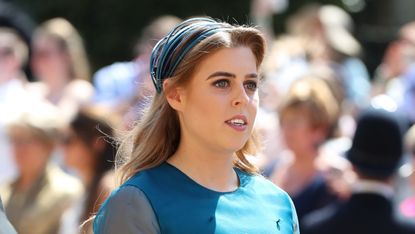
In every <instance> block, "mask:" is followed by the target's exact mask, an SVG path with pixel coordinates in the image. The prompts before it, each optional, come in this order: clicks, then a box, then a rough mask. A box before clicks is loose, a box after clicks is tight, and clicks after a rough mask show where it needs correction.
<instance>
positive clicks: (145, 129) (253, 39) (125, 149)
mask: <svg viewBox="0 0 415 234" xmlns="http://www.w3.org/2000/svg"><path fill="white" fill-rule="evenodd" d="M206 27H207V26H206ZM206 27H205V28H204V26H203V25H202V26H199V28H198V30H199V33H200V31H203V30H208V29H209V28H206ZM216 27H219V28H222V27H223V28H224V29H225V28H226V30H218V31H217V32H214V33H213V34H211V35H209V36H207V37H206V38H203V39H202V40H201V41H198V42H197V44H196V45H195V46H193V47H192V48H191V49H190V50H189V51H188V52H187V53H186V54H185V55H184V57H183V58H182V59H181V60H180V61H179V62H178V65H177V68H176V69H175V71H174V73H173V75H172V76H171V77H168V79H170V80H171V84H172V85H169V87H177V86H185V85H186V84H187V83H188V82H189V80H190V79H191V77H192V75H193V73H194V70H195V68H196V67H197V66H198V65H199V64H200V63H201V62H202V61H203V60H204V59H205V58H206V57H207V56H208V55H209V54H212V53H215V52H216V51H218V50H220V49H223V48H235V47H240V46H244V47H248V48H250V49H251V50H252V52H253V54H254V55H255V58H256V65H257V68H258V69H259V68H260V65H261V63H262V61H263V58H264V53H265V40H264V37H263V35H262V34H261V32H260V31H259V30H258V29H256V28H254V27H250V26H233V25H230V24H228V23H219V22H217V24H216ZM188 33H189V34H192V33H197V32H192V31H191V32H188ZM194 38H195V37H194V35H188V36H186V37H184V39H183V40H192V39H194ZM178 50H180V48H178ZM175 56H176V57H175ZM177 56H178V54H173V55H172V56H171V57H170V58H173V59H174V58H177ZM242 59H243V58H242ZM168 62H171V61H168ZM165 92H166V93H167V92H168V90H164V92H163V91H162V92H158V93H156V94H155V96H154V97H153V99H152V103H151V105H149V107H148V108H147V109H145V110H144V115H143V117H142V118H141V119H140V120H139V121H137V123H136V125H135V127H134V128H133V129H132V130H131V131H130V132H129V133H128V134H127V136H126V138H125V139H124V140H123V141H122V142H121V145H120V148H119V151H118V153H117V159H116V169H117V175H118V179H119V181H118V182H119V183H120V184H122V183H124V182H125V181H126V180H128V179H129V178H130V177H132V176H133V175H134V174H136V173H137V172H140V171H142V170H145V169H148V168H152V167H156V166H158V165H160V164H162V163H163V162H165V161H166V160H167V159H168V158H169V157H170V156H171V155H173V154H174V153H175V152H176V150H177V148H178V146H179V144H180V134H181V132H180V122H179V118H178V115H177V113H176V111H175V110H174V109H173V108H172V107H171V106H170V105H169V103H168V102H167V99H166V96H165ZM257 148H258V144H257V141H256V139H255V135H254V134H252V136H251V137H250V139H249V140H248V141H247V142H246V143H245V145H244V146H243V147H242V148H241V149H239V150H238V151H236V152H235V155H236V157H235V160H234V166H235V167H237V168H239V169H241V170H243V171H245V172H247V173H256V172H257V168H256V167H255V166H254V165H253V164H252V163H250V162H249V161H248V159H247V156H248V155H255V154H256V151H257Z"/></svg>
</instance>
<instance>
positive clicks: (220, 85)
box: [213, 80, 229, 88]
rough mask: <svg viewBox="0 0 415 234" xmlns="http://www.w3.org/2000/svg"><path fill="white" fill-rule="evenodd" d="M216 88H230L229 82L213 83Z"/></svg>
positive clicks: (219, 81) (218, 81)
mask: <svg viewBox="0 0 415 234" xmlns="http://www.w3.org/2000/svg"><path fill="white" fill-rule="evenodd" d="M213 85H214V86H216V87H218V88H227V87H228V86H229V81H228V80H217V81H215V82H214V83H213Z"/></svg>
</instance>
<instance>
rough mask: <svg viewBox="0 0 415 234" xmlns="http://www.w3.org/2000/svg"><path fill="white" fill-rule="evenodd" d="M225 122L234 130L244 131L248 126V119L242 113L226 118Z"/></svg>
mask: <svg viewBox="0 0 415 234" xmlns="http://www.w3.org/2000/svg"><path fill="white" fill-rule="evenodd" d="M225 123H226V124H227V125H228V126H229V127H231V128H233V129H235V130H236V131H245V130H246V128H247V126H248V121H247V119H246V117H245V116H244V115H237V116H234V117H232V118H231V119H229V120H226V121H225Z"/></svg>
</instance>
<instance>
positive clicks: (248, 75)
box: [206, 71, 258, 80]
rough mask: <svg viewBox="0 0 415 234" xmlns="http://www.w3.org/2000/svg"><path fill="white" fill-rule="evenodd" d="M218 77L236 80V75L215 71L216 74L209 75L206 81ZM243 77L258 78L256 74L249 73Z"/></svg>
mask: <svg viewBox="0 0 415 234" xmlns="http://www.w3.org/2000/svg"><path fill="white" fill-rule="evenodd" d="M218 76H223V77H230V78H236V75H235V74H232V73H229V72H224V71H217V72H214V73H212V74H211V75H209V76H208V78H207V79H206V80H209V79H211V78H214V77H218ZM245 77H246V78H258V74H256V73H249V74H247V75H245Z"/></svg>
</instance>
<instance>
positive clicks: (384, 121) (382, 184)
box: [301, 107, 415, 234]
mask: <svg viewBox="0 0 415 234" xmlns="http://www.w3.org/2000/svg"><path fill="white" fill-rule="evenodd" d="M403 127H404V126H403V124H402V118H401V116H398V115H397V114H396V113H395V112H390V111H387V110H385V109H379V108H375V107H369V108H367V109H365V110H363V111H362V113H360V115H359V117H358V119H357V128H356V132H355V134H354V137H353V141H352V147H351V148H350V149H349V151H347V154H346V156H347V159H348V160H349V161H350V162H351V164H352V165H353V168H354V170H355V172H356V174H357V180H356V182H355V183H354V184H352V195H351V197H350V198H349V199H348V200H347V201H345V202H344V203H342V204H335V205H333V206H330V207H326V208H324V209H322V210H319V211H316V212H313V213H311V214H310V215H309V216H307V217H305V218H304V219H303V224H302V227H303V229H302V231H301V232H302V233H304V234H314V233H316V234H317V233H318V234H326V233H327V234H328V233H337V234H346V233H347V234H349V233H355V234H360V233H362V234H363V233H365V234H366V233H382V234H395V233H400V234H406V233H408V234H409V233H415V226H412V225H410V224H409V223H408V224H406V223H401V222H398V221H397V219H396V218H395V217H394V211H393V208H392V201H391V200H392V198H393V196H394V189H393V179H392V178H393V176H394V174H395V173H396V171H397V168H398V166H399V163H400V161H401V158H402V153H403V150H402V149H403V144H402V134H403V130H404V128H403Z"/></svg>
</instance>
